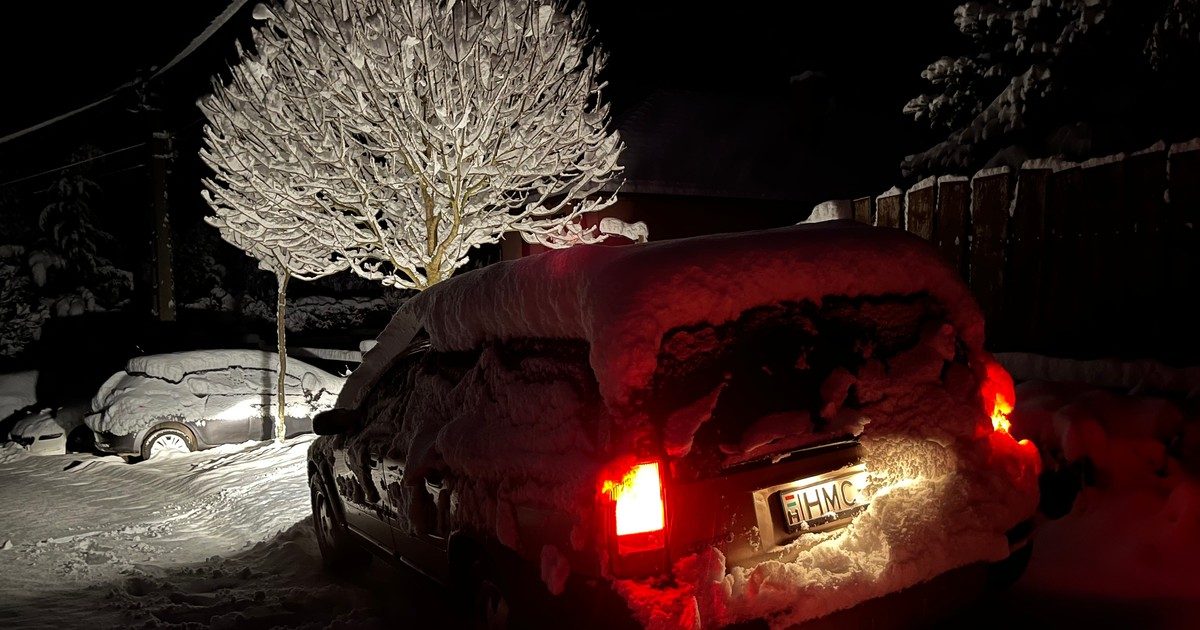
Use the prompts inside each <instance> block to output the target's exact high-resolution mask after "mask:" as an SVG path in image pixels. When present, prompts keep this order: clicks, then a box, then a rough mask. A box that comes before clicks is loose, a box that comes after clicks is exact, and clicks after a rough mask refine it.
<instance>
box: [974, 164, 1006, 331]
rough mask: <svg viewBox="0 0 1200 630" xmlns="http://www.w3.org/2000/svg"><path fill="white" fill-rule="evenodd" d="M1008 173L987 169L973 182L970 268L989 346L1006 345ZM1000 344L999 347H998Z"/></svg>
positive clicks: (1003, 169) (1001, 169) (1000, 169)
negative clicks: (1003, 310) (1002, 320)
mask: <svg viewBox="0 0 1200 630" xmlns="http://www.w3.org/2000/svg"><path fill="white" fill-rule="evenodd" d="M1009 179H1010V177H1009V174H1008V169H1007V168H999V169H987V170H984V171H980V172H978V173H976V174H975V177H974V179H972V180H971V242H970V244H969V247H970V254H969V259H968V260H969V265H970V268H969V269H970V275H969V278H970V284H971V292H972V293H974V294H975V299H976V300H978V301H979V308H980V309H982V310H983V316H984V317H985V318H986V319H985V321H986V322H987V324H988V330H989V331H991V330H995V331H996V333H997V334H994V335H990V337H991V340H990V341H991V343H989V347H991V348H996V347H1000V346H1003V345H1004V343H1005V340H1004V338H1003V337H1004V329H1003V325H1002V324H1001V323H1000V310H1001V300H1002V299H1003V295H1004V293H1003V291H1004V249H1005V247H1004V243H1005V234H1006V229H1007V227H1008V207H1009ZM997 342H999V344H1000V346H997Z"/></svg>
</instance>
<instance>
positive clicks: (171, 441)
mask: <svg viewBox="0 0 1200 630" xmlns="http://www.w3.org/2000/svg"><path fill="white" fill-rule="evenodd" d="M156 447H157V448H156ZM185 448H186V449H187V450H186V451H184V450H183V449H185ZM159 449H167V450H172V451H178V452H189V453H190V452H192V451H194V450H196V436H194V435H192V432H191V431H189V430H188V429H187V428H186V427H184V426H182V425H178V426H163V427H159V428H157V429H154V430H153V431H151V432H150V433H148V434H146V439H144V440H142V460H143V461H144V460H147V459H150V458H151V457H153V456H154V455H156V454H157V453H158V452H159Z"/></svg>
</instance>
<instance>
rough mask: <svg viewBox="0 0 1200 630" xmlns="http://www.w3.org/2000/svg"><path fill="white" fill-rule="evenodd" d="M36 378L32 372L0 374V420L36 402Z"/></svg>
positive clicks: (34, 372) (35, 373)
mask: <svg viewBox="0 0 1200 630" xmlns="http://www.w3.org/2000/svg"><path fill="white" fill-rule="evenodd" d="M37 376H38V373H37V372H36V371H34V370H30V371H27V372H13V373H11V374H0V420H3V419H5V418H7V417H9V416H11V415H12V414H13V412H14V411H16V410H18V409H22V408H24V407H28V406H29V405H32V404H33V403H35V402H37V395H36V391H37Z"/></svg>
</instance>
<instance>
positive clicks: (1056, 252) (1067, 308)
mask: <svg viewBox="0 0 1200 630" xmlns="http://www.w3.org/2000/svg"><path fill="white" fill-rule="evenodd" d="M1079 186H1080V174H1079V168H1078V165H1077V164H1074V163H1071V162H1064V163H1059V164H1056V165H1055V167H1054V172H1053V173H1051V175H1050V181H1049V183H1048V184H1047V186H1046V207H1047V208H1049V211H1048V212H1047V213H1046V274H1045V280H1046V282H1047V283H1048V287H1047V292H1046V293H1047V295H1048V296H1049V298H1050V300H1049V303H1050V305H1051V306H1050V307H1049V312H1048V313H1047V315H1048V317H1047V321H1046V325H1047V328H1048V330H1049V336H1048V340H1049V345H1048V350H1049V351H1050V352H1051V353H1053V352H1064V351H1073V350H1076V349H1077V348H1078V347H1079V345H1080V339H1081V337H1080V335H1079V320H1080V318H1082V317H1085V316H1086V314H1085V313H1084V311H1083V310H1082V309H1081V308H1080V306H1079V301H1080V299H1081V296H1080V287H1079V283H1078V282H1076V279H1077V278H1078V277H1079V276H1080V265H1079V257H1080V253H1081V252H1080V248H1079V243H1080V230H1081V228H1080V220H1079V216H1078V215H1079V207H1078V202H1077V200H1078V199H1079Z"/></svg>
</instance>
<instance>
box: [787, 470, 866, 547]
mask: <svg viewBox="0 0 1200 630" xmlns="http://www.w3.org/2000/svg"><path fill="white" fill-rule="evenodd" d="M866 483H867V471H866V468H865V467H863V466H855V467H854V468H850V469H848V470H843V471H838V472H836V473H831V474H828V475H821V476H820V477H810V478H808V479H801V480H799V481H797V482H796V483H795V484H794V485H792V486H791V487H788V488H784V489H782V490H780V491H779V494H778V495H777V496H778V497H779V505H780V507H781V508H783V524H784V527H785V528H786V529H787V531H789V532H794V531H798V530H811V529H817V528H821V529H828V528H829V527H832V526H836V525H840V524H843V523H846V522H849V520H850V519H851V518H853V517H854V515H855V514H858V513H859V512H862V511H863V510H865V509H866V508H867V500H866V496H864V495H863V488H865V487H866Z"/></svg>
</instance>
